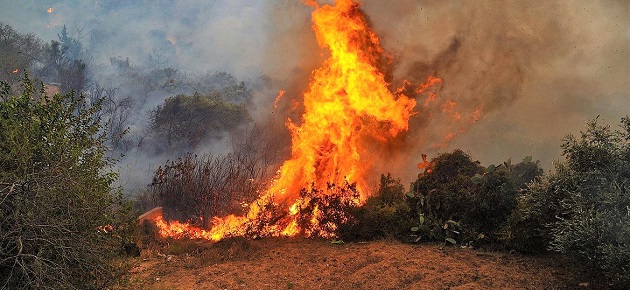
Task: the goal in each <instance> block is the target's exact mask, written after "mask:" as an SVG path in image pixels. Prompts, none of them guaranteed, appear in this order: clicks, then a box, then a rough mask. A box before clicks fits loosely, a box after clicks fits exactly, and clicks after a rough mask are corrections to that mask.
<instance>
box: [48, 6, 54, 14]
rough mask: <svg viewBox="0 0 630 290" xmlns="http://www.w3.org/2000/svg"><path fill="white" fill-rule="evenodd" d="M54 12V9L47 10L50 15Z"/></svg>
mask: <svg viewBox="0 0 630 290" xmlns="http://www.w3.org/2000/svg"><path fill="white" fill-rule="evenodd" d="M53 11H55V8H52V7H50V8H48V10H46V12H48V14H50V13H53Z"/></svg>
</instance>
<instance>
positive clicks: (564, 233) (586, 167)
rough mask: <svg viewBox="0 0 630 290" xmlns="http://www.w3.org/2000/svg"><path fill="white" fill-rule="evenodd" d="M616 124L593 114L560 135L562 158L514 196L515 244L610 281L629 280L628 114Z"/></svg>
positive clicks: (517, 246)
mask: <svg viewBox="0 0 630 290" xmlns="http://www.w3.org/2000/svg"><path fill="white" fill-rule="evenodd" d="M621 123H622V130H611V129H610V127H609V126H600V125H598V124H597V120H596V119H595V120H593V121H590V122H589V123H588V124H587V127H586V131H584V132H582V134H581V137H580V138H579V139H578V138H576V137H574V136H572V135H569V136H567V137H566V138H565V139H564V143H563V145H562V148H563V156H564V157H565V161H564V162H559V163H557V164H556V167H555V170H554V171H552V172H551V173H549V174H547V175H545V176H544V177H543V178H542V179H540V180H539V181H537V182H535V183H533V184H531V185H530V186H529V188H528V190H526V191H525V192H523V194H522V196H520V197H519V210H518V211H517V212H516V213H515V215H514V216H513V218H512V219H511V225H512V226H513V229H512V232H515V233H518V234H515V235H514V236H513V237H512V240H511V241H512V242H513V245H514V246H515V247H516V248H517V249H519V250H525V251H532V250H542V249H543V248H547V249H549V250H553V251H557V252H560V253H564V254H568V255H570V256H571V257H574V258H575V259H576V260H577V261H578V262H579V264H580V265H583V266H585V267H586V268H587V269H590V270H592V271H593V274H595V275H597V276H600V277H603V278H606V279H607V281H610V282H612V283H614V284H615V285H628V283H630V119H629V118H628V117H626V118H623V119H622V122H621ZM528 241H533V243H532V242H528Z"/></svg>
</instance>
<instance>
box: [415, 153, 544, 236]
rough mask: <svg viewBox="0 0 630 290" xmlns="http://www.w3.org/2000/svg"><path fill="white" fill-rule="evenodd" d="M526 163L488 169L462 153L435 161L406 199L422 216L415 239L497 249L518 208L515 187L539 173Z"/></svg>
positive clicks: (490, 166) (416, 229) (451, 154)
mask: <svg viewBox="0 0 630 290" xmlns="http://www.w3.org/2000/svg"><path fill="white" fill-rule="evenodd" d="M528 159H530V157H528V158H527V159H526V160H524V161H523V162H522V163H519V164H516V165H512V164H511V161H508V162H506V163H504V164H501V165H499V166H495V165H489V166H488V167H487V168H484V167H482V166H481V165H479V163H478V162H473V161H472V159H471V158H470V156H468V155H467V154H466V153H464V152H463V151H461V150H455V151H453V152H452V153H445V154H441V155H439V156H438V157H437V158H435V159H433V160H432V161H431V165H430V166H431V168H430V169H431V170H427V172H426V174H424V175H421V176H419V178H418V179H417V180H416V181H415V182H414V183H412V185H411V190H410V192H409V194H408V197H409V202H410V205H411V206H412V207H413V208H415V210H416V212H417V215H418V217H417V223H416V224H417V226H416V227H414V228H413V231H415V232H416V234H417V236H418V237H417V238H416V240H417V241H421V240H429V241H431V240H433V241H448V242H450V243H462V244H469V245H471V244H477V245H479V244H488V243H492V244H498V242H499V241H498V238H499V232H500V229H501V227H502V226H503V224H504V223H505V222H506V221H507V219H508V217H509V216H510V214H511V213H512V212H513V211H514V209H515V208H516V206H517V200H516V195H517V188H518V187H520V186H522V183H524V182H527V181H526V179H527V178H533V177H534V176H536V175H537V174H540V172H541V170H540V167H539V166H538V163H537V162H531V161H530V160H528ZM529 163H532V164H529Z"/></svg>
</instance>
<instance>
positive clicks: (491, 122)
mask: <svg viewBox="0 0 630 290" xmlns="http://www.w3.org/2000/svg"><path fill="white" fill-rule="evenodd" d="M0 7H2V9H0V18H1V19H2V20H3V21H4V22H6V23H8V24H10V25H12V26H14V27H15V28H16V29H18V30H20V31H24V32H33V33H35V34H36V35H38V36H40V37H41V38H43V39H44V40H52V39H57V33H59V31H60V30H61V26H62V25H63V24H65V25H67V26H68V30H69V32H71V34H73V36H75V37H78V38H79V39H80V40H81V41H82V42H83V43H84V44H85V45H86V48H87V49H88V50H89V52H90V54H91V56H90V57H91V59H92V60H91V61H92V63H94V64H108V63H109V58H111V57H122V58H129V59H130V60H131V61H132V62H133V63H136V64H138V65H141V66H154V67H168V66H172V67H175V68H177V69H179V70H182V71H188V72H205V71H226V72H228V73H231V74H233V75H235V76H236V77H237V78H239V79H245V80H251V79H257V78H259V77H260V76H263V78H262V79H263V80H264V84H262V85H260V86H259V87H257V88H256V91H255V92H254V95H255V99H254V105H255V107H254V117H255V119H257V120H268V119H273V120H276V121H275V122H268V124H270V125H269V126H270V127H273V128H274V130H275V131H282V130H285V128H284V125H283V124H284V122H285V121H286V118H287V117H290V118H292V119H293V120H294V121H297V122H299V120H300V116H301V111H300V108H299V106H298V107H297V108H296V106H295V101H300V99H301V95H302V93H303V92H304V90H305V89H306V87H307V84H308V80H309V76H310V74H311V71H312V70H313V69H315V68H317V67H318V66H319V64H320V63H321V61H322V60H323V59H325V57H326V53H327V52H326V51H325V50H324V49H322V48H319V47H318V46H317V43H316V41H315V36H314V34H313V32H312V31H311V20H310V13H311V12H312V9H313V8H312V7H309V6H307V5H304V4H303V3H301V2H300V1H294V0H275V1H271V0H269V1H245V0H234V1H202V0H187V1H167V0H134V1H122V0H118V1H114V0H107V1H80V0H60V1H46V2H45V3H42V1H36V0H30V1H26V0H24V1H20V4H19V5H16V4H15V3H13V1H9V0H0ZM49 7H54V11H53V12H52V13H48V12H47V11H46V10H47V9H48V8H49ZM362 7H363V10H364V11H365V13H366V14H367V15H368V17H369V18H370V20H371V22H372V24H373V27H374V29H375V31H376V32H377V34H378V35H379V36H380V37H381V42H382V44H383V47H384V48H385V50H387V51H388V52H389V53H391V55H392V56H393V58H394V59H395V62H394V63H393V64H392V67H393V70H392V71H391V72H389V73H388V75H390V74H391V82H392V88H395V87H398V86H400V85H401V84H402V81H403V80H409V81H411V82H413V83H415V84H418V83H421V82H424V81H425V80H426V78H427V77H428V76H429V75H434V76H437V77H440V78H441V79H442V80H443V82H442V85H441V86H439V87H438V88H437V90H438V91H439V94H438V95H437V97H436V100H435V101H434V102H430V103H429V105H428V106H427V107H422V105H423V103H424V102H425V99H424V97H425V96H423V95H421V96H418V103H419V105H418V108H417V111H418V112H419V113H418V114H417V115H415V116H414V117H413V118H412V120H411V124H410V132H408V134H407V135H406V136H405V138H404V140H399V141H400V142H399V143H400V144H398V145H396V146H395V147H396V148H392V150H391V151H388V152H385V153H381V155H382V158H381V159H382V160H384V162H382V163H383V164H381V165H379V166H378V167H377V168H376V169H375V171H377V172H376V173H380V172H387V171H389V172H392V173H394V174H395V175H396V176H400V177H402V178H403V179H404V180H409V179H411V178H413V177H414V176H415V175H416V174H417V173H418V171H417V169H416V167H415V165H416V164H417V163H418V162H419V161H420V160H421V159H420V154H421V153H427V154H429V156H430V157H435V156H436V154H438V153H439V152H446V151H451V150H453V149H455V148H462V149H463V150H465V151H467V152H468V153H469V154H471V155H472V157H473V158H475V159H479V160H480V161H481V162H482V163H483V164H490V163H499V162H502V161H505V160H507V159H508V158H510V157H512V159H513V160H515V161H518V160H520V158H523V157H524V156H526V155H531V156H533V157H534V159H540V161H541V163H542V165H543V167H544V168H546V169H549V168H551V163H552V161H553V160H554V159H557V158H559V157H560V153H561V152H560V144H561V138H562V137H563V136H564V135H566V134H568V133H578V131H579V130H580V129H582V128H583V127H584V124H585V122H586V121H587V120H588V119H592V118H594V117H596V116H597V115H601V117H600V120H602V121H603V122H607V123H610V124H616V123H617V122H618V121H619V119H620V118H621V117H622V116H624V115H626V114H628V113H629V112H628V111H627V110H626V108H628V107H629V105H630V63H629V60H630V27H629V26H630V22H628V21H627V16H628V15H629V14H630V2H627V1H624V0H617V1H603V0H600V1H589V2H588V3H585V2H583V1H577V0H565V1H533V0H521V1H509V2H508V1H455V0H452V1H443V0H427V1H421V0H400V1H378V0H364V1H363V5H362ZM105 66H106V65H105ZM111 82H112V83H115V82H117V80H116V79H112V81H111ZM279 90H285V91H286V93H285V94H284V96H283V98H282V99H281V100H280V102H279V103H278V107H277V108H274V106H273V103H274V99H275V97H276V96H277V94H278V91H279ZM166 96H167V94H166V93H163V94H159V95H158V96H155V97H154V98H152V99H151V100H149V101H147V103H146V104H145V105H144V107H142V109H141V110H147V109H149V107H151V106H155V105H156V104H157V103H159V102H161V101H162V100H163V99H164V97H166ZM451 103H455V105H450V104H451ZM144 116H146V115H145V114H144V113H143V112H138V116H137V118H136V119H134V120H135V121H134V123H138V124H137V125H138V126H140V123H141V122H143V121H146V120H143V118H146V117H144ZM457 116H459V118H457ZM134 125H135V124H134ZM285 132H286V131H285ZM285 137H286V136H285ZM279 139H282V140H284V141H282V142H279V143H281V144H283V145H284V147H286V146H287V145H288V144H286V138H279ZM225 142H226V141H225V140H224V141H223V145H218V147H221V148H223V147H225V146H226V145H225ZM208 146H209V147H212V146H213V145H212V144H209V145H208ZM279 147H283V146H279ZM394 149H395V150H394ZM208 150H219V151H220V150H223V149H208ZM137 156H142V154H138V155H137ZM143 158H145V157H138V159H136V161H135V162H136V163H134V164H136V165H137V167H134V169H133V170H132V172H135V173H138V172H144V171H145V170H146V169H142V170H141V168H143V167H144V166H145V165H146V164H148V163H151V164H153V163H152V161H146V160H144V161H143ZM155 163H156V164H161V163H162V160H156V161H155ZM138 178H140V177H138ZM145 178H146V177H145Z"/></svg>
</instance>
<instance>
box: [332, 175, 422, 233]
mask: <svg viewBox="0 0 630 290" xmlns="http://www.w3.org/2000/svg"><path fill="white" fill-rule="evenodd" d="M349 213H350V218H349V220H348V222H346V223H344V224H342V225H341V226H340V227H339V229H338V231H337V234H338V236H339V238H341V239H343V240H347V241H357V240H374V239H381V238H398V239H405V238H406V237H408V236H409V228H410V227H411V226H413V222H414V221H413V219H412V216H411V215H410V208H409V206H408V205H407V202H406V198H405V189H404V186H403V185H402V184H401V183H400V180H397V179H394V178H392V177H391V175H390V174H387V176H385V175H381V183H380V187H379V190H378V192H377V193H376V194H375V195H374V196H372V197H370V198H368V199H367V201H366V203H365V204H364V205H363V206H361V207H351V208H349Z"/></svg>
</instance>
